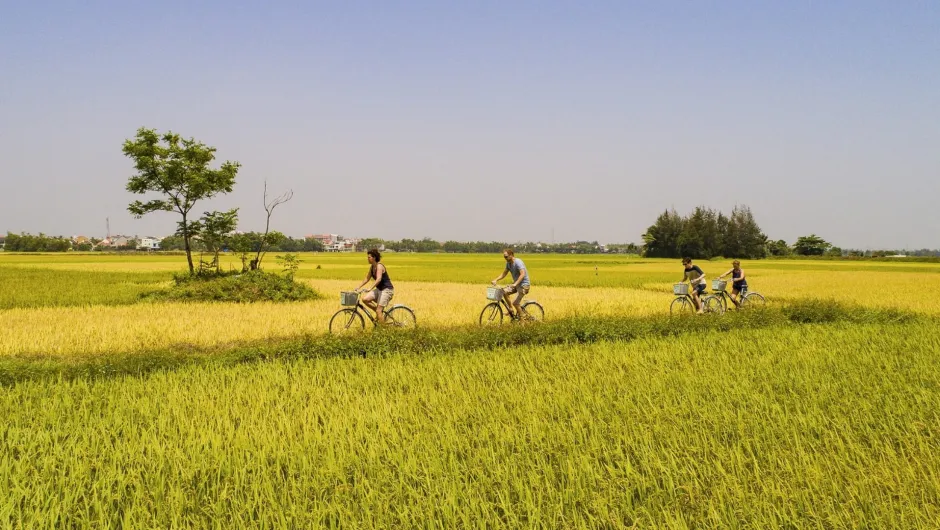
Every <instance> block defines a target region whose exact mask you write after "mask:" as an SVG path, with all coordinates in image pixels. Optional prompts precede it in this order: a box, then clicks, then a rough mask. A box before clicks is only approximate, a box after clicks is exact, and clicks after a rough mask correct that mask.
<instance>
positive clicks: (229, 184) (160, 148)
mask: <svg viewBox="0 0 940 530" xmlns="http://www.w3.org/2000/svg"><path fill="white" fill-rule="evenodd" d="M123 151H124V155H125V156H127V157H129V158H131V159H132V160H134V168H135V169H136V170H137V174H136V175H134V176H132V177H130V179H129V180H128V182H127V191H129V192H131V193H136V194H140V195H143V194H146V193H158V194H160V195H161V197H160V198H158V199H152V200H149V201H147V202H141V201H134V202H132V203H131V204H130V205H129V206H128V207H127V209H128V211H130V212H131V214H133V215H134V217H135V218H137V219H140V218H141V217H143V216H144V215H146V214H148V213H151V212H177V213H178V214H180V215H181V216H182V218H183V219H182V221H180V222H179V235H180V236H182V238H183V249H184V250H185V251H186V261H187V262H188V263H189V273H190V274H193V273H194V272H195V268H194V267H193V255H192V241H191V240H192V237H193V235H194V233H193V230H191V227H190V225H191V223H192V221H191V220H190V219H189V214H190V211H192V209H193V206H194V205H195V204H196V202H198V201H200V200H202V199H209V198H211V197H214V196H215V195H218V194H220V193H229V192H231V191H232V188H233V187H234V186H235V176H236V175H237V174H238V168H239V167H241V164H239V163H238V162H230V161H226V162H224V163H223V164H222V165H221V167H219V168H218V169H211V168H210V167H209V164H210V163H212V161H213V160H215V152H216V149H215V148H214V147H209V146H206V145H205V144H203V143H201V142H197V141H196V140H194V139H192V138H190V139H188V140H187V139H184V138H181V137H180V135H178V134H175V133H172V132H167V133H165V134H163V135H158V134H157V132H156V131H155V130H153V129H146V128H143V127H142V128H140V129H138V130H137V136H136V137H135V138H134V139H133V140H126V141H125V142H124V149H123Z"/></svg>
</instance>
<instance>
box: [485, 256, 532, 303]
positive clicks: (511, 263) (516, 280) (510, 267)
mask: <svg viewBox="0 0 940 530" xmlns="http://www.w3.org/2000/svg"><path fill="white" fill-rule="evenodd" d="M503 259H505V260H506V268H505V269H503V273H502V274H500V275H499V277H498V278H496V279H495V280H493V285H496V284H497V282H499V281H500V280H502V279H503V278H505V277H506V274H512V283H511V284H510V285H507V286H506V287H503V299H505V300H506V304H507V305H509V306H510V307H514V308H516V311H515V312H513V311H512V310H510V311H509V316H510V317H512V318H517V315H521V314H522V305H521V304H522V297H523V296H525V295H527V294H529V287H530V283H529V270H528V269H526V267H525V263H523V262H522V260H521V259H519V258H517V257H516V255H515V253H514V252H513V250H512V249H511V248H507V249H504V250H503ZM511 294H515V295H516V298H515V299H514V300H513V301H512V304H509V295H511Z"/></svg>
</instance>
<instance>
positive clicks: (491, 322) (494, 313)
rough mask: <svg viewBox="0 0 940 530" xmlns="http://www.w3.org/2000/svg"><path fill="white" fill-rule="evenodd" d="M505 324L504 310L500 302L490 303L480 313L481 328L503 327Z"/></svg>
mask: <svg viewBox="0 0 940 530" xmlns="http://www.w3.org/2000/svg"><path fill="white" fill-rule="evenodd" d="M502 324H503V308H502V307H500V305H499V302H490V303H488V304H486V307H484V308H483V311H482V312H481V313H480V325H481V326H501V325H502Z"/></svg>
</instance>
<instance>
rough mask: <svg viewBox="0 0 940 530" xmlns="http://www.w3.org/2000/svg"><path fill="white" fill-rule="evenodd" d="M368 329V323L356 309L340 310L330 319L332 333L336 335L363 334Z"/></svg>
mask: <svg viewBox="0 0 940 530" xmlns="http://www.w3.org/2000/svg"><path fill="white" fill-rule="evenodd" d="M365 329H366V321H365V319H363V318H362V315H361V314H359V311H356V310H355V309H349V308H346V309H340V310H339V311H337V312H336V314H335V315H333V318H331V319H330V333H333V334H335V335H343V334H353V333H362V332H363V331H365Z"/></svg>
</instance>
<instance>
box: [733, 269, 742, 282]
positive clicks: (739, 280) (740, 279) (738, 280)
mask: <svg viewBox="0 0 940 530" xmlns="http://www.w3.org/2000/svg"><path fill="white" fill-rule="evenodd" d="M735 281H736V282H743V281H744V269H741V277H740V278H738V279H737V280H735Z"/></svg>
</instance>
